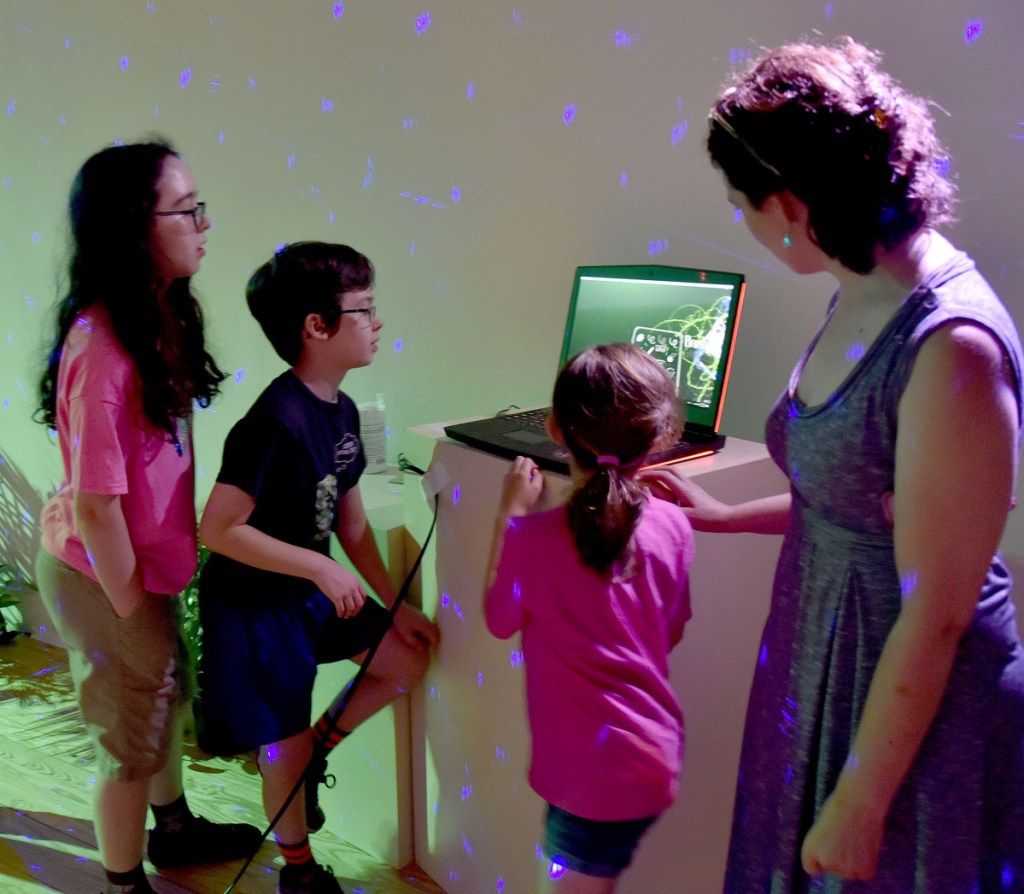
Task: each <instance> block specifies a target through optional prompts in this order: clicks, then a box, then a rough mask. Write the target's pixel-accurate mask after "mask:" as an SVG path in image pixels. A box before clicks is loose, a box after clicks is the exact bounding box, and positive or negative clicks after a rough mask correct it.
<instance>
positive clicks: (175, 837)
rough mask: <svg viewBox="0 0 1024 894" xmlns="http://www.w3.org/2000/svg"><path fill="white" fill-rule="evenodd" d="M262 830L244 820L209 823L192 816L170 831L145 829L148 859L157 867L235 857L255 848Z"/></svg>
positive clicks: (249, 854) (260, 842) (248, 852)
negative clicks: (147, 831)
mask: <svg viewBox="0 0 1024 894" xmlns="http://www.w3.org/2000/svg"><path fill="white" fill-rule="evenodd" d="M262 842H263V833H262V832H260V830H259V829H257V828H256V827H255V826H250V825H249V824H248V823H211V822H210V821H209V820H208V819H204V818H203V817H201V816H193V817H191V818H190V819H189V820H188V821H187V822H184V823H182V824H181V825H180V826H178V828H176V829H174V830H173V831H167V832H161V831H159V830H158V829H150V830H149V845H148V847H147V849H146V851H147V854H148V855H149V862H150V863H152V864H153V865H154V866H156V867H157V868H159V869H164V868H171V867H174V866H188V865H191V864H193V863H219V862H220V861H222V860H238V859H241V858H243V857H249V856H251V855H252V854H254V853H256V851H258V850H259V847H260V844H262Z"/></svg>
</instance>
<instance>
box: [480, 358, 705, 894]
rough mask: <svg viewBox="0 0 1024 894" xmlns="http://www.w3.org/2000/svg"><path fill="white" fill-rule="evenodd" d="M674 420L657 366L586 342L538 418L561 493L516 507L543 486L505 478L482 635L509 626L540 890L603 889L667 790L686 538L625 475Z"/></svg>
mask: <svg viewBox="0 0 1024 894" xmlns="http://www.w3.org/2000/svg"><path fill="white" fill-rule="evenodd" d="M679 426H680V419H679V404H678V400H677V398H676V392H675V387H674V385H673V383H672V381H671V380H670V379H669V377H668V375H667V374H666V373H665V371H664V370H663V369H662V367H661V366H660V365H659V364H658V363H657V362H656V361H655V360H653V359H651V358H650V357H648V356H647V355H646V354H644V353H643V352H642V351H640V350H638V349H637V348H634V347H632V346H630V345H624V344H620V345H601V346H597V347H594V348H589V349H588V350H586V351H584V352H582V353H581V354H579V355H578V356H576V357H574V358H573V359H572V360H570V361H569V363H568V364H566V366H565V368H564V369H563V370H562V372H561V373H560V374H559V376H558V380H557V381H556V383H555V390H554V398H553V407H552V412H551V415H550V416H549V417H548V420H547V429H548V433H549V434H550V435H551V437H552V438H553V439H554V440H555V441H557V442H558V443H561V444H563V445H564V446H565V447H566V448H567V450H568V452H569V465H570V471H571V474H572V482H573V490H572V493H571V495H570V497H569V500H568V503H567V504H566V505H564V506H559V507H557V508H555V509H551V510H548V511H544V512H536V513H532V514H528V513H530V510H531V509H532V508H533V507H534V506H535V505H536V503H537V501H538V499H539V498H540V495H541V492H542V490H543V487H544V480H543V476H542V474H541V472H540V470H539V469H538V468H537V466H536V464H535V463H533V461H532V460H529V459H526V458H524V457H518V458H517V459H516V460H515V462H514V463H513V465H512V468H511V469H510V470H509V472H508V474H507V475H506V477H505V484H504V489H503V493H502V497H501V502H500V505H499V509H498V515H497V519H496V524H495V532H494V541H493V545H492V549H491V558H490V563H489V569H488V578H487V579H488V586H487V590H486V593H485V596H484V613H485V615H486V619H487V626H488V628H489V629H490V631H491V633H492V634H494V635H495V636H497V637H499V638H502V639H505V638H507V637H510V636H512V635H513V634H514V633H516V632H518V631H521V632H522V645H523V654H524V658H525V663H526V697H527V711H528V714H529V720H530V730H531V734H532V739H533V753H532V759H531V765H530V784H531V786H532V787H533V789H534V791H536V792H537V793H538V794H539V795H540V796H541V797H542V798H544V800H545V801H547V802H548V814H547V828H546V834H545V841H544V853H545V856H546V857H547V861H545V864H544V866H543V870H542V872H541V881H540V889H539V890H540V891H542V892H547V891H557V892H559V894H584V892H586V894H606V892H611V891H614V890H615V884H616V881H617V879H618V876H619V875H620V874H621V873H622V871H623V870H624V869H625V868H626V867H627V866H628V865H629V863H630V861H631V859H632V855H633V851H634V850H635V848H636V845H637V843H638V841H639V839H640V837H641V836H642V835H643V834H644V832H646V831H647V829H648V828H649V827H650V826H651V824H652V823H653V822H654V821H655V820H656V819H657V817H658V816H659V815H660V814H661V813H662V812H663V811H664V810H665V809H666V808H667V807H669V805H671V803H672V801H673V800H674V798H675V795H676V791H677V788H678V778H679V771H680V767H681V762H682V751H683V718H682V712H681V711H680V708H679V702H678V700H677V698H676V695H675V693H674V692H673V689H672V686H671V684H670V683H669V679H668V674H669V670H668V654H669V651H670V650H671V649H672V647H673V646H675V645H676V643H678V642H679V640H680V639H682V635H683V626H684V625H685V623H686V621H687V620H688V619H689V617H690V602H689V575H688V569H689V566H690V563H691V562H692V560H693V553H694V545H693V532H692V529H691V527H690V523H689V522H688V521H687V519H686V516H685V515H684V514H683V512H682V511H681V510H680V509H679V508H678V507H676V506H673V505H671V504H669V503H666V502H664V501H661V500H657V499H653V498H650V497H648V496H647V494H646V492H645V491H644V489H643V488H642V487H641V486H640V484H639V483H638V482H637V480H636V475H637V472H638V471H639V469H640V467H641V465H642V464H643V462H644V459H645V458H646V457H647V455H648V454H649V453H650V452H651V451H652V450H655V449H658V448H659V447H661V446H663V445H664V444H665V443H667V442H668V441H669V440H670V439H672V438H674V437H675V436H676V435H677V434H678V429H679ZM548 861H550V862H548Z"/></svg>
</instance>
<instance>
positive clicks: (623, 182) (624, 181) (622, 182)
mask: <svg viewBox="0 0 1024 894" xmlns="http://www.w3.org/2000/svg"><path fill="white" fill-rule="evenodd" d="M628 185H629V174H628V173H627V172H626V171H623V172H622V173H621V174H619V186H620V187H622V188H623V189H625V188H626V187H627V186H628Z"/></svg>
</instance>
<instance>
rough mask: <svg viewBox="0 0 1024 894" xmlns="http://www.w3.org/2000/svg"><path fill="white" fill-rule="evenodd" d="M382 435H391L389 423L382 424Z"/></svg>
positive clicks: (388, 436)
mask: <svg viewBox="0 0 1024 894" xmlns="http://www.w3.org/2000/svg"><path fill="white" fill-rule="evenodd" d="M384 437H385V438H390V437H391V426H390V425H385V426H384Z"/></svg>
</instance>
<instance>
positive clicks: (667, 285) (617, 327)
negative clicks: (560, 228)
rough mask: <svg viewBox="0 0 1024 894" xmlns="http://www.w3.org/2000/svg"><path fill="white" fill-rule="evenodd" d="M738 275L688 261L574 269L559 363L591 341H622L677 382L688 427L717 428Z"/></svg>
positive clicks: (740, 284)
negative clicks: (672, 264)
mask: <svg viewBox="0 0 1024 894" xmlns="http://www.w3.org/2000/svg"><path fill="white" fill-rule="evenodd" d="M744 289H745V283H744V279H743V276H742V275H741V274H739V273H723V272H720V271H715V270H697V269H693V268H689V267H667V266H660V265H648V266H603V267H579V268H577V270H576V278H575V282H574V284H573V290H572V302H571V304H570V305H569V319H568V322H567V323H566V328H565V337H564V339H563V341H562V357H561V360H560V362H559V369H561V368H562V366H564V365H565V363H566V362H567V361H568V360H569V359H570V358H571V357H573V356H575V355H576V354H578V353H579V352H580V351H582V350H584V349H585V348H589V347H591V346H592V345H597V344H608V343H610V342H629V343H631V344H634V345H636V346H637V347H639V348H641V349H642V350H643V351H645V352H646V353H648V354H650V355H651V356H652V357H654V358H655V359H656V360H657V361H658V362H659V363H661V365H662V366H664V367H665V369H666V370H667V371H668V373H669V375H670V376H671V377H672V380H673V381H674V382H675V383H676V390H677V392H678V394H679V400H680V402H681V403H683V404H685V411H686V423H687V427H688V428H705V429H707V430H709V431H717V430H718V426H719V423H720V422H721V414H722V406H723V403H724V399H725V390H726V386H727V384H728V379H729V367H730V364H731V362H732V351H733V344H734V339H735V333H736V325H737V323H738V321H739V316H740V311H741V310H742V307H743V293H744Z"/></svg>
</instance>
